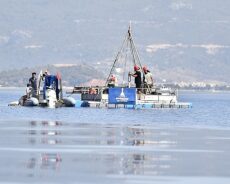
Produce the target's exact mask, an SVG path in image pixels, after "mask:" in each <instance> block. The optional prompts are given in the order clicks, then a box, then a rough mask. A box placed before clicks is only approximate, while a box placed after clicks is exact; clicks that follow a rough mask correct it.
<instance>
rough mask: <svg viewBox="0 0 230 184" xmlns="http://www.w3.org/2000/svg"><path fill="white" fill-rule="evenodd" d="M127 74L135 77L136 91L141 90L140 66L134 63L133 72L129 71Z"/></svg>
mask: <svg viewBox="0 0 230 184" xmlns="http://www.w3.org/2000/svg"><path fill="white" fill-rule="evenodd" d="M129 75H131V76H132V77H134V78H135V85H136V88H137V91H138V93H140V91H141V71H140V67H139V66H137V65H135V66H134V73H129Z"/></svg>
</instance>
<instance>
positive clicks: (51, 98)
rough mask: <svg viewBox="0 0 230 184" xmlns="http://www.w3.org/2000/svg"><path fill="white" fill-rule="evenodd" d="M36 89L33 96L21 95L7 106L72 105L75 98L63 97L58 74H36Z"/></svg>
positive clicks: (50, 106) (49, 106)
mask: <svg viewBox="0 0 230 184" xmlns="http://www.w3.org/2000/svg"><path fill="white" fill-rule="evenodd" d="M37 89H38V91H37V94H36V96H35V97H29V98H28V97H27V95H23V96H22V97H21V98H20V99H19V101H17V102H11V103H10V104H9V106H16V104H17V105H20V106H25V107H34V106H40V107H48V108H56V107H74V106H75V104H76V100H75V99H74V98H72V97H64V98H63V93H62V81H61V77H60V74H57V75H46V76H43V74H42V71H41V72H40V74H39V76H38V87H37Z"/></svg>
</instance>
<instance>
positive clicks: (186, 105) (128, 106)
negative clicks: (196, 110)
mask: <svg viewBox="0 0 230 184" xmlns="http://www.w3.org/2000/svg"><path fill="white" fill-rule="evenodd" d="M75 107H77V108H81V107H91V108H108V109H118V108H124V109H161V108H177V109H184V108H192V103H184V102H180V103H179V102H177V103H170V104H168V103H158V102H157V103H137V104H135V105H131V104H108V103H103V102H96V101H80V100H78V101H77V102H76V105H75Z"/></svg>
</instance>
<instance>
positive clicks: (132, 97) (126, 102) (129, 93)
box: [70, 25, 192, 108]
mask: <svg viewBox="0 0 230 184" xmlns="http://www.w3.org/2000/svg"><path fill="white" fill-rule="evenodd" d="M130 60H131V61H130ZM134 66H140V69H141V70H142V73H143V74H144V71H143V67H142V64H141V62H140V57H139V54H138V51H137V49H136V46H135V44H134V41H133V37H132V33H131V25H130V26H129V29H128V32H127V34H126V36H125V39H124V41H123V44H122V47H121V49H120V51H119V52H118V54H117V56H116V58H115V60H114V62H113V65H112V68H111V70H110V73H109V75H108V77H107V80H106V83H105V85H104V86H90V87H81V86H75V87H74V89H73V91H71V92H70V93H77V94H81V100H80V101H78V102H77V105H76V106H77V107H132V108H136V107H145V106H146V107H147V106H148V107H150V106H151V107H153V108H154V107H161V108H163V107H171V108H172V107H178V108H182V107H186V108H187V107H192V105H191V103H180V102H178V100H177V95H178V93H177V89H171V88H168V87H165V86H152V87H150V86H148V85H147V87H146V88H144V87H142V88H139V89H136V88H135V87H133V85H132V84H131V77H130V71H132V68H133V67H134ZM114 76H117V77H118V79H119V80H118V81H121V82H120V83H119V84H118V85H115V83H113V85H111V84H110V83H109V79H110V78H111V77H113V78H114ZM126 76H127V77H126ZM144 76H145V74H144ZM114 81H115V80H114ZM111 86H112V87H111Z"/></svg>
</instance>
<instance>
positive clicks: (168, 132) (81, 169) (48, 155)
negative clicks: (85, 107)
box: [0, 121, 230, 183]
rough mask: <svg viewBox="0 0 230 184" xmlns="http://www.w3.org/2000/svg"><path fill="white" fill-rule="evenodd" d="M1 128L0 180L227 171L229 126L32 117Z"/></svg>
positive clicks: (194, 174) (59, 180)
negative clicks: (17, 176) (62, 119)
mask: <svg viewBox="0 0 230 184" xmlns="http://www.w3.org/2000/svg"><path fill="white" fill-rule="evenodd" d="M0 133H1V137H2V139H0V151H1V155H2V157H0V164H1V165H2V167H0V177H1V178H3V180H2V181H10V182H15V181H20V182H25V183H30V182H31V181H37V180H38V179H41V178H42V179H43V180H44V181H48V182H55V183H63V182H64V181H66V178H67V177H68V179H67V181H69V182H72V181H73V182H74V181H78V180H79V181H80V182H88V183H94V181H95V180H96V181H97V183H106V182H107V181H111V183H117V182H120V179H122V178H123V177H127V179H128V180H129V179H130V178H133V177H134V176H135V177H137V176H138V177H144V176H145V177H146V178H148V179H149V178H152V180H154V179H156V178H155V177H166V178H168V177H171V176H174V177H217V176H218V177H229V176H230V164H229V162H226V160H227V159H228V156H229V153H230V147H227V146H226V145H230V138H229V133H230V130H215V129H192V128H165V127H160V126H159V127H151V126H144V125H137V124H130V125H121V124H119V125H116V124H106V125H101V124H86V123H81V124H75V123H64V122H57V121H31V122H20V123H19V122H12V123H10V124H8V125H5V127H3V129H1V130H0ZM3 165H7V167H4V168H3ZM22 165H23V167H22ZM9 173H10V175H11V176H13V175H18V174H20V177H19V178H17V179H14V178H13V177H12V178H11V177H9ZM7 174H8V175H7ZM52 176H55V177H52ZM28 178H30V179H28ZM152 180H151V181H152ZM130 181H131V180H130ZM137 181H138V179H137ZM141 181H142V182H143V179H142V180H141ZM148 181H149V180H148ZM164 181H165V180H163V181H162V182H164ZM140 183H141V182H140Z"/></svg>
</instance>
